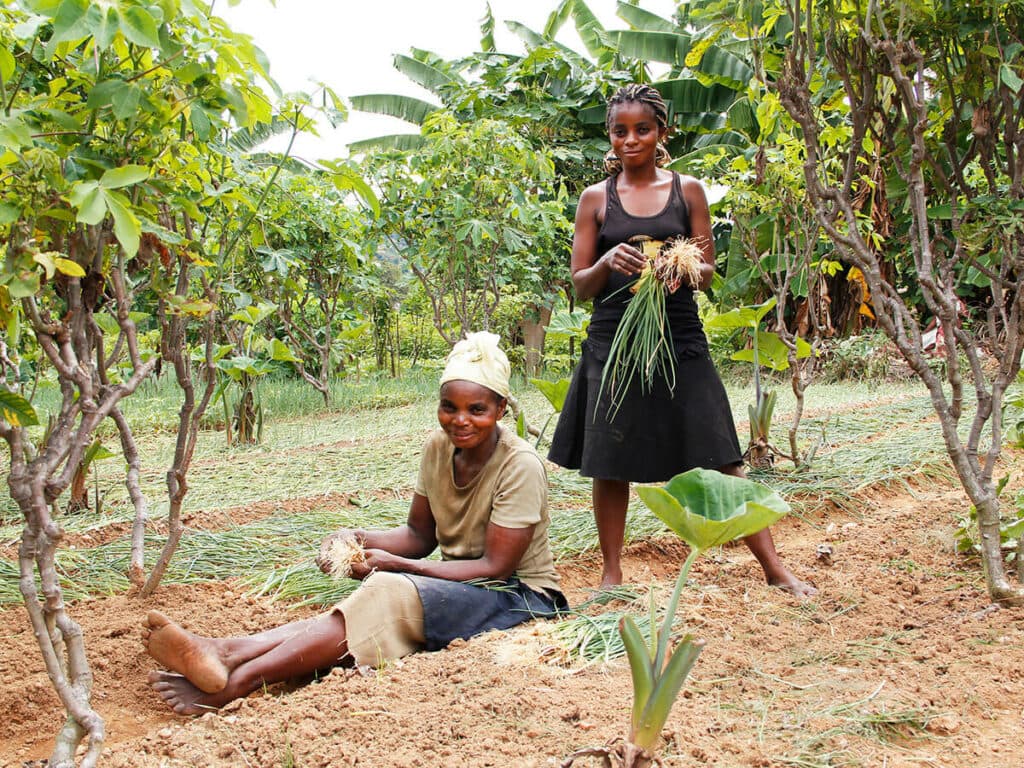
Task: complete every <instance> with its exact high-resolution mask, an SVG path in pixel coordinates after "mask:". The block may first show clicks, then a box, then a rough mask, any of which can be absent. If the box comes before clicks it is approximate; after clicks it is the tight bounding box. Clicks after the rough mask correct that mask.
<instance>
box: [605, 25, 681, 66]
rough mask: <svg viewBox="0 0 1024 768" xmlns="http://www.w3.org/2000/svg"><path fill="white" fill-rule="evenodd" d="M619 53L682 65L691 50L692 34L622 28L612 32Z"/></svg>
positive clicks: (646, 59)
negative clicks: (616, 41)
mask: <svg viewBox="0 0 1024 768" xmlns="http://www.w3.org/2000/svg"><path fill="white" fill-rule="evenodd" d="M612 36H613V39H617V40H618V48H619V53H621V54H623V55H625V56H630V57H632V58H634V59H642V60H643V61H660V62H664V63H666V64H671V65H673V66H676V67H678V66H680V65H681V64H682V62H683V59H685V58H686V53H687V51H689V50H690V36H689V35H685V34H680V33H677V32H641V31H636V30H621V31H618V32H613V33H612Z"/></svg>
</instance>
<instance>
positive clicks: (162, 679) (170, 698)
mask: <svg viewBox="0 0 1024 768" xmlns="http://www.w3.org/2000/svg"><path fill="white" fill-rule="evenodd" d="M147 679H148V680H149V687H150V688H152V689H153V690H154V691H156V693H157V695H158V696H159V697H160V698H161V699H163V700H164V701H165V702H166V703H167V706H169V707H170V708H171V709H173V710H174V711H175V712H177V713H178V714H179V715H201V714H203V713H205V712H209V711H211V710H214V709H219V708H220V707H222V706H224V705H225V704H227V701H230V700H231V699H230V697H229V698H228V700H227V701H220V699H222V698H224V697H223V696H217V695H216V694H208V693H203V692H202V691H201V690H199V689H198V688H196V687H195V686H194V685H192V683H190V682H189V681H188V680H187V679H186V678H184V677H182V676H181V675H178V674H174V673H173V672H150V673H149V676H148V678H147Z"/></svg>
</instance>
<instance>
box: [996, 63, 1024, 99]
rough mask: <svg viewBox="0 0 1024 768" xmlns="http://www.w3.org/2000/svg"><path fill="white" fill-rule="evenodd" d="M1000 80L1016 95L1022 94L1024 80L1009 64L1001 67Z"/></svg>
mask: <svg viewBox="0 0 1024 768" xmlns="http://www.w3.org/2000/svg"><path fill="white" fill-rule="evenodd" d="M999 79H1000V80H1002V81H1003V84H1004V85H1005V86H1006V87H1007V88H1009V89H1010V90H1011V91H1013V92H1014V93H1016V94H1019V93H1020V89H1021V86H1022V85H1024V80H1021V79H1020V77H1019V76H1018V75H1017V73H1016V72H1014V71H1013V70H1012V69H1010V65H1009V64H1003V65H1002V66H1000V67H999Z"/></svg>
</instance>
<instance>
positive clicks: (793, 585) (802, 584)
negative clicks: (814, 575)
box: [768, 567, 818, 598]
mask: <svg viewBox="0 0 1024 768" xmlns="http://www.w3.org/2000/svg"><path fill="white" fill-rule="evenodd" d="M768 583H769V584H770V585H771V586H773V587H778V588H779V589H781V590H783V591H785V592H789V593H790V594H791V595H794V596H795V597H800V598H809V597H814V596H815V595H816V594H818V590H817V589H816V588H815V587H813V586H812V585H810V584H808V583H807V582H806V581H801V580H800V579H798V578H797V577H796V575H795V574H794V573H793V572H792V571H790V570H789V569H788V568H786V567H782V568H780V569H779V570H778V571H777V572H775V573H772V574H771V575H769V576H768Z"/></svg>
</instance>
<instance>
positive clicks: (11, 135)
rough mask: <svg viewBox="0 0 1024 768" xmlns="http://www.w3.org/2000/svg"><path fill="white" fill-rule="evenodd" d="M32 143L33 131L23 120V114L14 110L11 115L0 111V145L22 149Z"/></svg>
mask: <svg viewBox="0 0 1024 768" xmlns="http://www.w3.org/2000/svg"><path fill="white" fill-rule="evenodd" d="M31 144H32V131H31V130H30V129H29V127H28V124H27V123H26V122H25V121H24V120H22V118H21V114H20V113H19V112H17V111H12V112H11V114H10V115H4V114H3V113H2V112H0V147H7V148H8V149H13V150H17V149H21V148H22V147H27V146H29V145H31Z"/></svg>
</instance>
